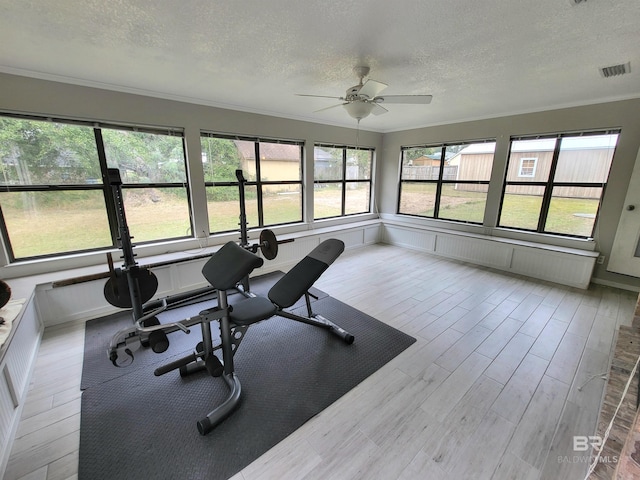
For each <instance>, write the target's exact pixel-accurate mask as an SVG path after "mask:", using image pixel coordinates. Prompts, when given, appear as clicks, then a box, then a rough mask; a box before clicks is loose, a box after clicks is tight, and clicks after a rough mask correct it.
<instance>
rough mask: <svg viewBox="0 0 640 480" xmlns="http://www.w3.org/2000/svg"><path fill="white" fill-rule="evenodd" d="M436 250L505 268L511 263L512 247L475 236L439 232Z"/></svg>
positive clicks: (473, 261)
mask: <svg viewBox="0 0 640 480" xmlns="http://www.w3.org/2000/svg"><path fill="white" fill-rule="evenodd" d="M435 252H436V253H437V254H438V255H442V256H444V257H449V258H455V259H457V260H464V261H466V262H472V263H476V264H479V265H484V266H487V267H493V268H498V269H501V270H505V269H508V268H509V264H510V263H511V249H510V248H505V247H504V245H501V244H499V243H495V242H491V241H486V240H481V239H477V238H473V237H459V236H455V235H443V234H439V235H438V236H437V238H436V248H435Z"/></svg>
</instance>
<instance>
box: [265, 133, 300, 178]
mask: <svg viewBox="0 0 640 480" xmlns="http://www.w3.org/2000/svg"><path fill="white" fill-rule="evenodd" d="M258 146H259V148H260V179H261V180H262V181H263V182H276V181H283V180H284V181H286V180H295V181H300V179H301V178H302V173H301V166H302V149H301V148H300V145H287V144H282V143H267V142H260V143H259V145H258Z"/></svg>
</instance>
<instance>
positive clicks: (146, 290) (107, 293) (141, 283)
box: [104, 268, 158, 308]
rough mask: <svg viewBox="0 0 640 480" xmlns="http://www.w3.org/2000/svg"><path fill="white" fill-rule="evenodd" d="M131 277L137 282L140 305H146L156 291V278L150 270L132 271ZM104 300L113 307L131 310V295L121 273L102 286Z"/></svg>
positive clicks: (125, 277) (124, 276)
mask: <svg viewBox="0 0 640 480" xmlns="http://www.w3.org/2000/svg"><path fill="white" fill-rule="evenodd" d="M130 273H131V276H132V277H133V278H134V279H136V280H137V281H138V288H139V290H140V303H141V304H143V303H146V302H148V301H149V300H151V298H152V297H153V296H154V295H155V294H156V292H157V291H158V278H157V277H156V276H155V274H154V273H153V272H152V271H151V270H147V269H144V268H143V269H137V270H132V271H131V272H130ZM104 298H105V299H106V300H107V302H109V303H110V304H111V305H113V306H114V307H118V308H131V306H132V305H131V295H130V294H129V281H128V280H127V275H126V274H125V273H124V272H123V273H122V274H121V275H119V276H116V277H115V278H114V277H111V278H109V280H107V283H105V285H104Z"/></svg>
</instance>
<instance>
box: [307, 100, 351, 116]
mask: <svg viewBox="0 0 640 480" xmlns="http://www.w3.org/2000/svg"><path fill="white" fill-rule="evenodd" d="M332 98H334V97H332ZM347 103H349V102H345V103H337V104H336V105H331V106H330V107H325V108H321V109H320V110H314V111H313V113H318V112H324V111H325V110H331V109H332V108H336V107H341V106H342V105H346V104H347Z"/></svg>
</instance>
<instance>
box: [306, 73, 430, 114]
mask: <svg viewBox="0 0 640 480" xmlns="http://www.w3.org/2000/svg"><path fill="white" fill-rule="evenodd" d="M369 70H370V69H369V67H365V66H357V67H354V68H353V71H354V73H355V74H356V75H357V76H358V78H359V79H360V82H359V83H358V85H354V86H353V87H349V88H348V89H347V91H346V92H345V96H344V97H331V96H327V95H307V94H298V95H299V96H303V97H318V98H333V99H336V100H340V101H341V102H343V103H339V104H337V105H332V106H330V107H325V108H321V109H320V110H316V112H321V111H324V110H329V109H331V108H334V107H339V106H340V105H342V106H343V107H344V109H345V110H346V111H347V113H348V114H349V116H351V117H352V118H355V119H356V120H357V121H358V123H360V120H362V119H363V118H366V117H368V116H369V115H370V114H372V113H373V114H374V115H382V114H383V113H387V112H388V110H387V109H386V108H385V107H383V106H381V104H382V103H386V104H389V103H398V104H405V105H426V104H428V103H431V98H432V97H431V95H387V96H384V97H383V96H380V95H379V94H380V92H382V90H384V89H385V88H387V86H388V85H387V84H386V83H382V82H378V81H376V80H372V79H368V80H367V81H366V82H363V80H364V77H366V76H367V75H369Z"/></svg>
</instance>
